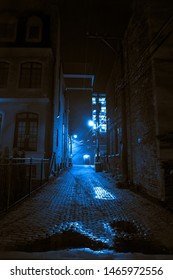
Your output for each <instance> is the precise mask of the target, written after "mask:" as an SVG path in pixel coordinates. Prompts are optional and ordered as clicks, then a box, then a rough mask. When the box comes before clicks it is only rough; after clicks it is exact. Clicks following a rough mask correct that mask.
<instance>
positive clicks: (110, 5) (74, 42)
mask: <svg viewBox="0 0 173 280" xmlns="http://www.w3.org/2000/svg"><path fill="white" fill-rule="evenodd" d="M60 3H61V5H60V17H61V31H62V34H61V50H62V61H63V66H64V73H65V74H90V75H91V74H92V75H94V77H95V82H94V89H93V92H99V93H102V92H105V90H106V85H107V81H108V78H109V75H110V73H111V70H112V66H113V63H114V60H115V53H114V52H113V50H112V49H116V48H117V37H118V38H121V37H122V35H123V33H124V31H125V28H126V26H127V22H128V20H129V18H130V12H131V3H132V0H104V1H103V0H83V1H81V0H73V1H71V0H60ZM90 35H93V36H94V37H95V38H89V37H90ZM97 36H101V37H103V38H106V41H107V42H108V45H107V44H105V42H103V40H102V39H100V38H97ZM118 40H119V39H118ZM67 82H68V81H67ZM78 82H79V81H77V80H76V87H79V84H78ZM80 82H81V80H80ZM85 83H86V80H83V81H82V84H83V85H84V84H85ZM66 86H67V87H68V85H66ZM89 119H91V92H89V91H80V92H78V91H71V92H70V130H71V132H72V133H76V134H80V133H82V132H83V133H85V131H86V130H88V127H87V121H88V120H89Z"/></svg>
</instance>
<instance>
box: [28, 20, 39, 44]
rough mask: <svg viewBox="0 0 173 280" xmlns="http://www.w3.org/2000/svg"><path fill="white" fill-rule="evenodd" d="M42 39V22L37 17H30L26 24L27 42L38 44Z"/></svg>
mask: <svg viewBox="0 0 173 280" xmlns="http://www.w3.org/2000/svg"><path fill="white" fill-rule="evenodd" d="M41 38H42V21H41V19H40V18H39V17H35V16H33V17H31V18H29V20H28V22H27V33H26V41H27V42H40V41H41Z"/></svg>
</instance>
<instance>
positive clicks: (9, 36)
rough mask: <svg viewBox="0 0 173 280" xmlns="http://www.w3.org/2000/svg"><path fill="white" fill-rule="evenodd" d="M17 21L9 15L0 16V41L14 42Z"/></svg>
mask: <svg viewBox="0 0 173 280" xmlns="http://www.w3.org/2000/svg"><path fill="white" fill-rule="evenodd" d="M16 30H17V19H16V18H15V17H14V16H11V15H9V14H4V15H1V16H0V41H1V42H14V41H15V39H16Z"/></svg>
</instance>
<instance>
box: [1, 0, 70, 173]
mask: <svg viewBox="0 0 173 280" xmlns="http://www.w3.org/2000/svg"><path fill="white" fill-rule="evenodd" d="M4 2H5V3H3V4H2V5H1V7H0V149H1V152H3V150H4V149H5V148H6V147H8V149H9V153H10V155H12V154H13V151H14V149H18V150H19V151H24V152H25V156H26V157H35V158H51V157H52V154H54V160H55V163H56V167H57V168H58V169H59V168H62V167H65V166H66V164H68V98H67V96H66V95H65V93H64V81H63V73H62V66H61V57H60V19H59V13H58V8H57V6H56V5H55V4H54V1H40V0H37V1H27V2H26V1H22V2H21V1H16V2H15V5H14V3H13V2H12V1H8V0H7V1H4ZM48 2H49V3H48Z"/></svg>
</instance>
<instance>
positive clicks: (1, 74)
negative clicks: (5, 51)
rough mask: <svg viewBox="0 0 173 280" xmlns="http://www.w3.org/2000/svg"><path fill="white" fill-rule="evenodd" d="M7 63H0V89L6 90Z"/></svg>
mask: <svg viewBox="0 0 173 280" xmlns="http://www.w3.org/2000/svg"><path fill="white" fill-rule="evenodd" d="M8 72H9V63H7V62H0V88H6V87H7V82H8Z"/></svg>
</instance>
